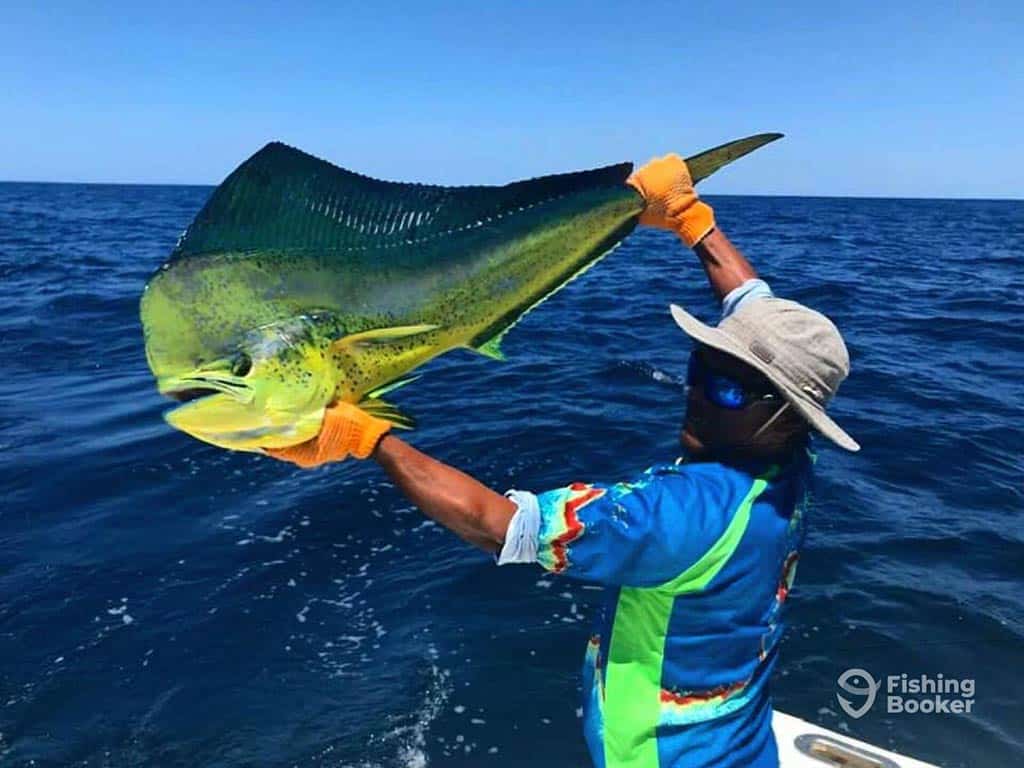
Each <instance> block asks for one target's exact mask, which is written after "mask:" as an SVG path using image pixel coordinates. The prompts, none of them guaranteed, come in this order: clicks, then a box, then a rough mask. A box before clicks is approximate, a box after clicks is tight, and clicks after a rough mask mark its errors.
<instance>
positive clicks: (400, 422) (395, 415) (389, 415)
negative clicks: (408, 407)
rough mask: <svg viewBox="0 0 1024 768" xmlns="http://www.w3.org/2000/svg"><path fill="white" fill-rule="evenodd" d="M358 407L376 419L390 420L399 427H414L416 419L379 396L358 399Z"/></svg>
mask: <svg viewBox="0 0 1024 768" xmlns="http://www.w3.org/2000/svg"><path fill="white" fill-rule="evenodd" d="M359 407H360V408H362V409H363V410H364V411H366V412H367V413H368V414H370V415H371V416H376V417H377V418H378V419H384V420H385V421H390V422H391V423H392V424H394V425H395V426H396V427H398V428H399V429H413V428H415V427H416V419H414V418H413V417H412V416H409V415H408V414H406V413H403V412H402V411H401V410H399V408H398V406H396V405H393V404H392V403H389V402H387V401H386V400H381V399H380V398H379V397H372V398H365V399H363V400H360V401H359Z"/></svg>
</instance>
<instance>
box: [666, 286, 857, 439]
mask: <svg viewBox="0 0 1024 768" xmlns="http://www.w3.org/2000/svg"><path fill="white" fill-rule="evenodd" d="M671 310H672V319H673V320H675V321H676V324H677V325H678V326H679V327H680V328H682V329H683V333H685V334H686V335H687V336H689V337H690V338H691V339H694V340H695V341H698V342H700V343H701V344H706V345H707V346H709V347H711V348H713V349H717V350H718V351H719V352H724V353H725V354H727V355H731V356H732V357H735V358H737V359H738V360H740V361H742V362H744V363H746V364H747V365H749V366H750V367H751V368H755V369H757V370H758V371H760V372H761V373H763V374H764V375H765V377H767V378H768V380H769V381H771V382H772V384H774V385H775V386H776V387H777V388H778V390H779V393H780V394H781V395H782V396H783V397H785V398H786V400H787V401H789V402H790V403H791V404H792V405H793V407H794V408H796V409H797V411H799V412H800V415H801V416H803V417H804V418H805V419H807V421H808V422H809V423H810V424H811V426H812V427H814V428H815V429H816V430H817V431H818V432H820V433H821V434H822V435H823V436H824V437H827V438H828V439H829V440H831V441H832V442H833V443H835V444H836V445H838V446H839V447H840V448H845V449H846V450H847V451H859V450H860V445H859V444H858V443H857V441H856V440H854V439H853V438H852V437H850V436H849V435H848V434H846V432H845V430H843V428H842V427H840V426H839V425H838V424H836V423H835V421H833V420H832V417H831V416H829V415H828V414H827V413H825V409H824V408H822V407H821V406H820V405H818V404H817V403H816V402H815V401H814V400H812V399H811V398H810V397H809V396H807V395H806V394H804V392H802V391H801V390H800V389H799V387H797V386H795V385H794V384H793V382H791V381H788V380H787V379H785V378H783V377H782V376H780V375H779V373H778V372H777V371H775V370H773V369H772V368H771V367H770V366H768V365H766V364H765V363H764V361H762V360H761V359H760V358H758V357H757V356H756V355H755V354H754V353H752V352H751V351H750V350H748V349H745V348H744V347H743V346H741V345H740V344H739V343H737V342H736V340H735V339H733V337H732V336H730V335H729V334H727V333H725V332H724V331H722V330H721V329H719V328H715V327H713V326H710V325H707V324H705V323H702V322H701V321H700V320H698V319H697V318H695V317H694V316H693V315H691V314H690V313H689V312H687V311H685V310H684V309H683V308H682V307H679V306H677V305H675V304H672V305H671Z"/></svg>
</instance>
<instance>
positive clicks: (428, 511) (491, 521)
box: [373, 435, 516, 552]
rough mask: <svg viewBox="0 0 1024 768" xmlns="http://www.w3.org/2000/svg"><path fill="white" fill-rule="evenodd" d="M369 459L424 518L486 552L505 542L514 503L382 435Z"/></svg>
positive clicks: (390, 436) (401, 441) (406, 445)
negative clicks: (425, 516) (375, 463)
mask: <svg viewBox="0 0 1024 768" xmlns="http://www.w3.org/2000/svg"><path fill="white" fill-rule="evenodd" d="M373 458H374V459H376V461H377V463H378V464H380V466H381V467H382V468H383V469H384V471H385V472H386V473H387V474H388V476H389V477H390V478H391V479H392V480H394V482H395V484H396V485H397V486H398V487H399V489H400V490H401V491H402V493H404V494H405V496H406V497H407V498H408V499H409V500H410V501H412V502H413V504H415V505H416V506H417V507H419V508H420V509H421V510H422V511H423V513H424V514H425V515H427V517H429V518H431V519H433V520H436V521H437V522H439V523H440V524H441V525H443V526H445V527H446V528H448V529H450V530H451V531H453V532H454V533H455V534H457V535H458V536H459V537H461V538H462V539H464V540H466V541H467V542H469V543H470V544H473V545H474V546H477V547H480V548H481V549H484V550H486V551H488V552H497V551H499V550H500V549H501V546H502V544H503V543H504V541H505V532H506V531H507V530H508V523H509V521H510V520H511V519H512V516H513V515H514V514H515V512H516V505H515V504H514V503H513V502H512V501H510V500H509V499H507V498H505V497H504V496H502V495H501V494H500V493H497V492H495V491H493V490H491V489H490V488H488V487H487V486H486V485H484V484H483V483H481V482H479V481H478V480H475V479H474V478H472V477H470V476H469V475H467V474H466V473H464V472H460V471H459V470H457V469H455V468H454V467H450V466H448V465H447V464H444V463H442V462H440V461H437V460H436V459H433V458H431V457H430V456H427V455H426V454H425V453H423V452H421V451H419V450H417V449H416V448H413V447H412V446H411V445H409V444H408V443H406V442H405V441H403V440H401V439H399V438H397V437H395V436H394V435H385V436H384V437H383V438H381V440H380V442H379V443H378V444H377V448H376V450H375V451H374V453H373Z"/></svg>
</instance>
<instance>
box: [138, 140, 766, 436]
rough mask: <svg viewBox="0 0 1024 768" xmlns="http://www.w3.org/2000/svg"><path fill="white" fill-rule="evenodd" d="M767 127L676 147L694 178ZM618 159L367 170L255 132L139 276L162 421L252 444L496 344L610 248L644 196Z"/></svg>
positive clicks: (385, 408)
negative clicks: (488, 175)
mask: <svg viewBox="0 0 1024 768" xmlns="http://www.w3.org/2000/svg"><path fill="white" fill-rule="evenodd" d="M777 138H780V134H759V135H757V136H751V137H748V138H745V139H740V140H738V141H734V142H730V143H728V144H724V145H722V146H720V147H716V148H714V149H711V150H708V151H706V152H702V153H701V154H699V155H696V156H694V157H691V158H688V159H687V163H688V165H689V167H690V171H691V174H692V175H693V179H694V181H695V182H696V181H700V180H701V179H703V178H706V177H707V176H710V175H711V174H712V173H714V172H715V171H717V170H718V169H719V168H721V167H722V166H724V165H726V164H727V163H729V162H731V161H733V160H735V159H736V158H739V157H742V156H743V155H745V154H747V153H749V152H752V151H753V150H755V149H757V148H758V147H761V146H763V145H765V144H767V143H768V142H770V141H774V140H775V139H777ZM631 170H632V165H631V164H630V163H621V164H618V165H610V166H607V167H605V168H597V169H595V170H590V171H581V172H578V173H567V174H559V175H554V176H545V177H542V178H537V179H530V180H528V181H520V182H515V183H512V184H507V185H505V186H500V187H488V186H468V187H443V186H432V185H423V184H404V183H396V182H388V181H378V180H376V179H371V178H368V177H366V176H362V175H359V174H356V173H352V172H351V171H346V170H344V169H342V168H338V167H337V166H334V165H332V164H330V163H328V162H325V161H323V160H320V159H318V158H315V157H313V156H311V155H308V154H305V153H304V152H301V151H299V150H297V149H294V148H292V147H288V146H286V145H284V144H281V143H277V142H274V143H271V144H268V145H267V146H265V147H264V148H263V149H261V150H260V151H258V152H257V153H256V154H255V155H253V156H252V157H250V158H249V159H248V160H246V161H245V162H244V163H242V165H241V166H239V167H238V168H237V169H236V170H235V171H234V172H233V173H231V175H230V176H228V177H227V179H225V180H224V182H223V183H222V184H221V185H220V186H219V187H217V188H216V190H214V192H213V194H212V195H211V197H210V199H209V201H208V202H207V203H206V205H205V206H204V207H203V209H202V210H201V211H200V212H199V214H198V215H197V216H196V218H195V220H194V221H193V222H192V224H191V225H190V226H189V228H188V229H187V230H186V231H185V233H184V234H183V235H182V237H181V239H180V240H179V242H178V244H177V247H176V248H175V249H174V251H173V253H172V254H171V257H170V259H169V260H168V261H167V263H165V264H164V265H163V266H162V267H160V268H159V269H158V270H157V272H156V273H155V274H154V275H153V277H152V278H151V279H150V280H149V283H148V284H147V285H146V289H145V291H144V293H143V296H142V302H141V315H142V326H143V331H144V334H145V342H146V357H147V360H148V362H149V367H150V369H151V370H152V372H153V375H154V376H155V377H156V380H157V387H158V389H159V391H160V392H161V393H162V394H165V395H168V396H170V397H172V398H174V399H177V400H180V401H183V402H182V404H180V405H178V406H177V407H176V408H174V409H172V410H171V411H169V412H168V413H167V414H166V417H165V418H166V419H167V421H168V422H169V423H170V424H171V425H172V426H174V427H176V428H178V429H181V430H182V431H184V432H186V433H188V434H190V435H192V436H194V437H196V438H198V439H200V440H203V441H205V442H208V443H212V444H213V445H217V446H221V447H223V448H229V449H234V450H244V451H257V452H258V451H261V450H263V449H265V448H281V447H285V446H289V445H296V444H298V443H301V442H304V441H306V440H308V439H310V438H312V437H313V436H315V435H316V434H317V432H318V431H319V428H320V422H321V420H322V418H323V413H324V408H325V407H327V406H328V405H329V404H331V403H332V402H335V401H338V400H342V401H345V402H351V403H358V404H359V405H360V407H363V408H365V409H367V410H369V411H370V412H372V413H374V414H376V415H379V416H381V417H383V418H386V419H389V420H390V421H392V422H394V423H395V424H396V425H398V426H402V427H410V426H412V424H413V421H412V419H411V418H410V417H408V416H407V415H406V414H404V413H402V412H401V411H400V410H399V409H398V408H397V407H395V406H394V405H392V404H390V403H388V402H387V401H385V400H384V399H382V397H381V396H382V395H383V394H385V393H386V392H388V391H391V390H394V389H396V388H397V387H399V386H401V385H403V384H405V383H407V382H409V381H411V380H412V378H413V377H410V376H409V374H410V372H411V371H413V370H414V369H415V368H417V367H418V366H420V365H422V364H423V363H425V362H426V361H428V360H430V359H431V358H433V357H436V356H437V355H440V354H442V353H444V352H447V351H449V350H452V349H456V348H460V347H461V348H469V349H473V350H476V351H477V352H480V353H481V354H484V355H487V356H489V357H492V358H496V359H502V357H503V355H502V352H501V348H500V341H501V337H502V335H503V334H504V333H505V332H506V331H508V329H509V328H510V327H511V326H512V325H514V324H515V323H516V321H517V320H519V318H521V317H522V316H523V315H524V314H525V313H526V312H528V311H529V310H530V309H532V308H533V307H535V306H536V305H537V304H539V303H540V302H542V301H543V300H544V299H546V298H547V297H548V296H550V295H551V294H552V293H554V292H555V291H557V290H558V289H559V288H561V287H562V286H564V285H565V284H566V283H567V282H568V281H570V280H571V279H572V278H574V277H576V276H577V275H579V274H580V273H581V272H583V271H584V270H586V269H587V268H588V267H590V266H592V265H593V264H594V263H595V262H597V261H598V260H599V259H600V258H601V257H602V256H604V255H605V254H607V253H608V252H609V251H610V250H611V249H613V248H614V247H615V246H617V245H618V244H619V243H620V242H621V241H622V240H623V238H625V237H626V236H627V235H628V234H629V233H630V232H631V231H632V230H633V228H634V227H635V226H636V223H637V219H638V217H639V214H640V212H641V211H642V210H643V200H642V198H641V197H640V195H639V194H637V192H636V191H634V190H633V188H632V187H630V186H629V185H627V184H626V183H625V182H626V178H627V177H628V176H629V174H630V172H631Z"/></svg>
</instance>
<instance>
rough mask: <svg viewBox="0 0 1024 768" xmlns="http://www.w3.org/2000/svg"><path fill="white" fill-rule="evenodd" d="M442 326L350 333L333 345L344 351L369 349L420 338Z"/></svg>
mask: <svg viewBox="0 0 1024 768" xmlns="http://www.w3.org/2000/svg"><path fill="white" fill-rule="evenodd" d="M440 327H441V326H439V325H430V324H429V323H424V324H422V325H395V326H392V327H390V328H373V329H371V330H369V331H360V332H359V333H350V334H349V335H348V336H343V337H342V338H340V339H338V340H337V341H335V342H334V343H333V344H331V347H332V348H334V349H336V350H344V349H346V348H352V347H368V346H373V345H374V344H392V343H394V342H396V341H401V340H402V339H408V338H410V337H412V336H419V335H420V334H422V333H428V332H429V331H436V330H437V329H438V328H440Z"/></svg>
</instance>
